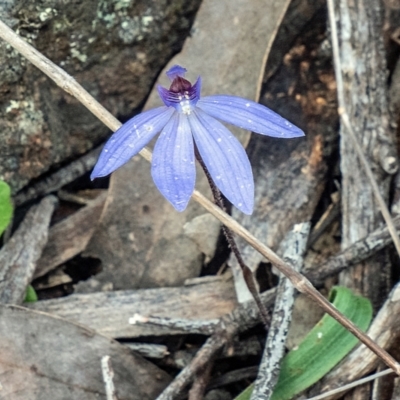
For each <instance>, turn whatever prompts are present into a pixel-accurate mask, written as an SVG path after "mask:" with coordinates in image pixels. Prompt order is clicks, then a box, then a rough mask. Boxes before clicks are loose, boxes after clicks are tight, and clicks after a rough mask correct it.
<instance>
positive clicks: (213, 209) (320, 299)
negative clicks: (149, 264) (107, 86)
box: [0, 21, 400, 376]
mask: <svg viewBox="0 0 400 400" xmlns="http://www.w3.org/2000/svg"><path fill="white" fill-rule="evenodd" d="M0 37H1V38H3V39H4V40H5V41H6V42H8V43H9V44H10V45H11V46H13V47H14V48H15V49H16V50H18V51H19V52H20V53H21V54H22V55H23V56H24V57H26V58H27V59H28V60H29V61H30V62H32V64H34V65H35V66H36V67H37V68H39V69H40V70H41V71H43V72H44V73H45V74H46V75H47V76H49V77H50V78H51V79H53V80H54V82H55V83H56V84H57V85H58V86H60V87H61V88H62V89H63V90H65V91H66V92H68V93H69V94H71V95H72V96H74V97H75V98H76V99H77V100H79V101H80V102H81V103H82V104H83V105H84V106H85V107H86V108H87V109H88V110H90V111H91V112H92V113H93V114H94V115H95V116H96V117H97V118H99V119H100V121H102V122H103V123H104V124H105V125H106V126H108V127H109V128H110V129H111V130H113V131H115V130H117V129H118V128H119V127H120V126H121V123H120V122H119V121H118V120H117V119H116V118H115V117H114V116H113V115H112V114H111V113H109V112H108V111H107V110H106V109H105V108H104V107H103V106H102V105H101V104H99V103H98V102H97V101H96V100H95V99H94V98H93V97H92V96H91V95H90V94H89V93H88V92H87V91H86V90H85V89H84V88H83V87H82V86H81V85H79V84H78V83H77V82H76V81H75V79H73V78H72V77H71V76H69V75H68V74H67V73H66V72H65V71H63V70H62V69H61V68H60V67H58V66H57V65H55V64H54V63H52V62H51V61H50V60H49V59H47V58H46V57H45V56H43V55H42V54H41V53H40V52H38V51H37V50H36V49H34V48H33V47H32V46H31V45H29V44H28V43H26V42H25V41H24V40H23V39H22V38H20V37H19V36H18V35H17V34H16V33H15V32H14V31H13V30H12V29H10V28H9V27H8V26H7V25H6V24H4V23H3V22H2V21H0ZM140 154H141V155H142V156H143V157H144V158H145V159H146V160H148V161H150V160H151V152H150V151H149V150H148V149H146V148H145V149H143V150H142V151H141V152H140ZM192 198H193V199H194V200H195V201H197V202H198V203H199V204H200V205H201V206H203V207H204V209H205V210H207V211H208V212H209V213H210V214H212V215H213V216H214V217H215V218H217V219H218V220H219V221H221V222H222V223H223V224H224V225H226V226H227V227H228V228H229V229H231V230H232V231H233V232H235V233H236V234H237V235H239V236H241V237H242V238H243V239H245V240H246V241H247V243H249V244H250V245H251V246H252V247H253V248H254V249H255V250H257V251H258V252H259V253H260V254H262V255H263V256H264V257H265V258H267V259H268V260H269V261H270V262H271V263H272V264H274V265H275V267H276V268H277V269H279V271H281V272H282V273H283V274H284V275H285V276H287V277H288V278H289V279H290V281H291V282H292V284H293V285H294V286H295V287H296V289H297V290H298V291H299V292H301V293H304V294H306V295H307V296H309V297H310V298H312V299H313V300H314V301H315V302H316V303H317V304H319V306H320V307H322V309H323V310H324V311H325V312H326V313H328V314H329V315H330V316H331V317H333V318H334V319H336V320H337V321H338V322H339V323H340V324H342V325H343V326H344V327H345V328H346V329H347V330H348V331H349V332H351V333H352V334H353V335H354V336H356V337H357V338H358V339H359V340H360V341H361V342H362V343H364V344H365V345H366V346H367V347H368V348H369V349H370V350H372V351H373V352H374V353H375V354H376V355H377V356H378V357H380V358H381V359H382V360H383V361H384V362H385V363H386V364H387V365H388V366H389V367H390V368H392V369H393V370H394V371H395V372H396V373H397V374H398V375H399V376H400V365H399V364H398V363H397V362H396V360H395V359H394V358H393V357H392V356H390V355H389V354H388V353H387V352H386V351H385V350H383V349H382V348H381V347H379V346H377V345H376V344H375V343H374V342H373V341H372V340H371V339H370V338H369V337H368V336H367V335H365V334H364V333H363V332H362V331H361V330H360V329H359V328H358V327H357V326H356V325H354V324H353V323H352V322H351V321H350V320H349V319H347V318H346V317H345V316H344V315H342V314H341V313H340V312H339V311H337V310H336V309H335V308H334V307H333V306H332V305H331V304H330V303H329V301H328V300H327V299H325V297H324V296H322V295H321V294H320V293H319V292H318V291H317V290H316V289H315V288H314V287H313V286H312V284H311V282H310V281H309V280H308V279H307V278H305V277H304V276H302V275H301V274H300V273H298V272H295V271H293V269H292V268H291V267H290V266H289V265H288V264H286V263H285V262H284V261H283V260H282V259H281V258H280V257H278V255H277V254H275V253H274V252H273V251H272V250H271V249H270V248H268V247H267V246H265V245H264V244H263V243H261V242H260V241H259V240H257V239H256V238H255V237H254V236H253V235H252V234H251V233H250V232H249V231H247V230H246V229H245V228H244V227H243V226H241V225H240V224H239V223H238V222H236V221H235V220H234V219H233V218H231V217H230V216H229V215H228V214H226V213H225V212H224V211H223V210H221V209H220V208H219V207H217V206H216V205H215V204H213V203H211V202H210V201H209V200H208V199H207V198H205V197H204V196H203V195H202V194H201V193H200V192H198V191H197V190H195V191H194V192H193V195H192Z"/></svg>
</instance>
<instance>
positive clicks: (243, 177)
mask: <svg viewBox="0 0 400 400" xmlns="http://www.w3.org/2000/svg"><path fill="white" fill-rule="evenodd" d="M188 119H189V122H190V126H191V128H192V134H193V136H194V140H195V142H196V145H197V148H198V150H199V153H200V155H201V158H202V159H203V161H204V163H205V165H206V167H207V169H208V171H209V172H210V174H211V177H212V178H213V181H214V183H215V184H216V185H217V187H218V188H219V189H220V190H221V192H222V193H223V194H224V195H225V197H226V198H227V199H228V200H229V201H230V202H231V203H232V204H233V205H235V206H236V207H237V208H238V209H239V210H240V211H242V212H244V213H245V214H251V213H252V212H253V205H254V182H253V173H252V170H251V166H250V162H249V159H248V157H247V154H246V152H245V151H244V148H243V146H242V145H241V144H240V142H239V141H238V140H237V139H236V138H235V137H234V136H233V135H232V133H231V132H229V130H228V129H227V128H225V126H224V125H222V124H221V123H220V122H218V121H217V120H215V119H214V118H212V117H210V116H208V115H207V114H206V113H204V112H202V111H201V110H199V109H196V110H195V111H194V112H193V113H192V114H191V115H190V116H189V117H188Z"/></svg>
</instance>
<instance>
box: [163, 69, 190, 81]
mask: <svg viewBox="0 0 400 400" xmlns="http://www.w3.org/2000/svg"><path fill="white" fill-rule="evenodd" d="M186 72H187V69H186V68H183V67H181V66H180V65H174V66H172V67H171V68H170V69H169V70H168V71H167V72H166V74H167V76H168V78H169V79H170V80H171V81H173V80H174V79H175V78H176V77H177V76H180V77H184V76H185V73H186Z"/></svg>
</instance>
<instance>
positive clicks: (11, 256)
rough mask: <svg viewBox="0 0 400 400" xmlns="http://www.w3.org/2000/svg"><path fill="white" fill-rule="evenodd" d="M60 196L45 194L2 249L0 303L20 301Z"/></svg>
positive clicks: (30, 277)
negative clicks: (57, 197) (46, 195)
mask: <svg viewBox="0 0 400 400" xmlns="http://www.w3.org/2000/svg"><path fill="white" fill-rule="evenodd" d="M56 203H57V200H56V198H55V197H54V196H48V197H45V198H44V199H43V200H42V201H41V202H40V204H39V205H37V206H33V207H32V208H31V209H30V210H29V211H28V213H27V215H26V217H25V219H24V220H23V222H22V223H21V225H20V226H19V228H18V229H17V231H16V232H15V233H14V235H13V236H12V238H11V239H10V240H9V241H8V242H7V243H6V244H5V245H4V247H3V248H2V249H1V250H0V303H10V304H20V303H22V301H23V300H24V297H25V293H26V288H27V287H28V285H29V283H30V282H31V280H32V277H33V273H34V271H35V268H36V263H37V261H38V259H39V257H40V255H41V253H42V250H43V247H44V246H45V244H46V242H47V236H48V230H49V223H50V218H51V215H52V214H53V210H54V207H55V205H56Z"/></svg>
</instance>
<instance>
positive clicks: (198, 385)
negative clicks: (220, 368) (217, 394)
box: [188, 359, 214, 400]
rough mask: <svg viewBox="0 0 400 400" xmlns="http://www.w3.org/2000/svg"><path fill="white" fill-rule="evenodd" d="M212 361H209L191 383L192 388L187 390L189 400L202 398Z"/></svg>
mask: <svg viewBox="0 0 400 400" xmlns="http://www.w3.org/2000/svg"><path fill="white" fill-rule="evenodd" d="M213 361H214V359H211V360H210V361H209V362H208V363H207V364H206V366H205V367H204V368H203V370H202V371H201V372H200V374H198V376H197V378H196V379H195V381H194V382H193V385H192V388H191V389H190V390H189V397H188V399H189V400H200V399H203V397H204V392H205V390H206V387H207V385H208V382H209V381H210V376H211V370H212V367H213V365H214V362H213Z"/></svg>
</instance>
